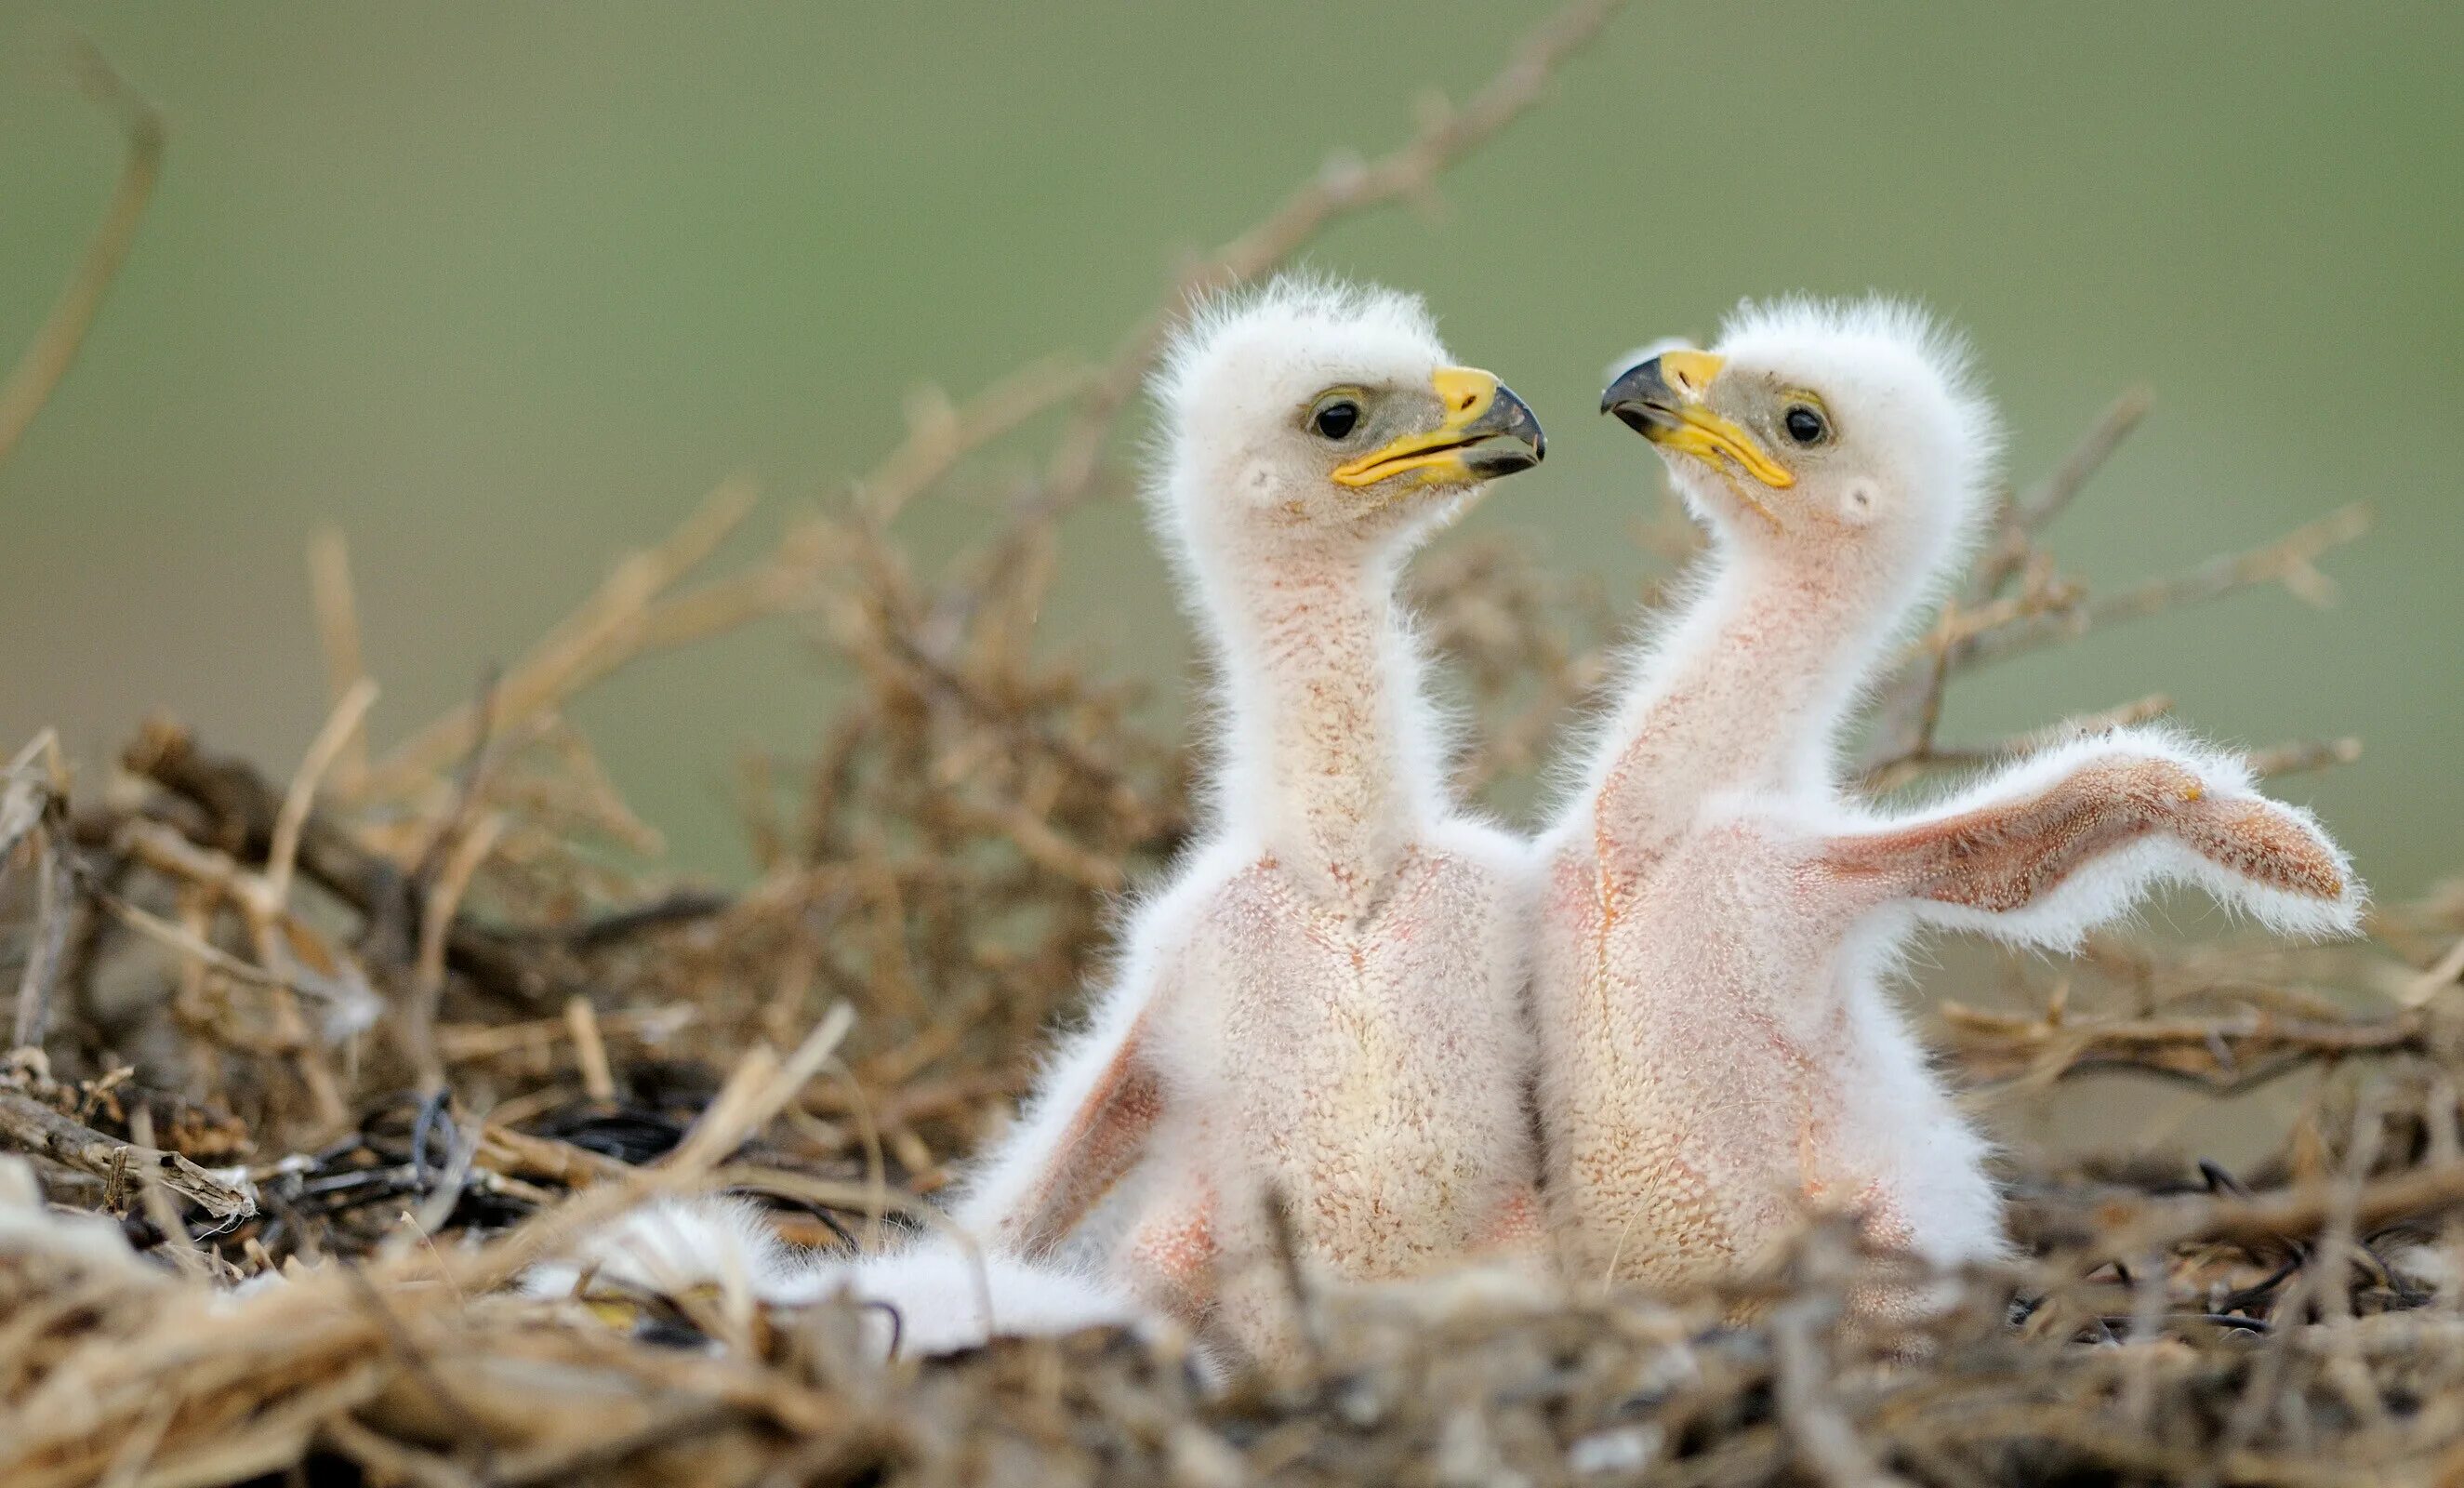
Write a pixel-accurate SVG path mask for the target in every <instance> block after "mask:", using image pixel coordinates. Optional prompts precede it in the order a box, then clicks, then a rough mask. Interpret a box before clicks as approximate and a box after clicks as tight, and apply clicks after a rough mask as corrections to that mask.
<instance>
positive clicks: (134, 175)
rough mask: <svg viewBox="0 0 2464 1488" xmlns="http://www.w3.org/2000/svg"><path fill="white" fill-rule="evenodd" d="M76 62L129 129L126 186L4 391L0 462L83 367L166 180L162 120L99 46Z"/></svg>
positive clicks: (87, 85) (88, 47)
mask: <svg viewBox="0 0 2464 1488" xmlns="http://www.w3.org/2000/svg"><path fill="white" fill-rule="evenodd" d="M71 60H72V62H73V64H74V66H75V67H76V69H77V80H78V82H79V84H80V85H81V86H82V87H83V89H84V91H85V93H86V95H87V96H88V97H89V98H92V99H93V100H95V101H96V102H98V103H99V104H101V105H102V106H104V107H105V108H108V109H110V110H111V111H112V112H113V113H115V114H117V115H118V116H119V117H120V124H121V129H122V130H123V131H125V132H126V134H127V136H128V159H127V162H126V163H125V164H124V165H122V166H121V170H120V183H119V185H117V186H116V187H114V188H113V189H112V192H111V203H110V205H109V206H108V207H106V208H105V209H104V210H103V214H102V223H101V225H100V226H99V227H98V228H96V229H95V233H94V237H93V239H92V240H91V241H89V242H88V243H87V244H86V250H85V256H84V257H83V258H82V259H80V260H79V261H78V263H77V272H76V273H74V274H72V275H71V276H69V281H68V284H67V286H66V287H65V288H63V289H62V290H61V291H60V298H59V299H58V300H56V301H55V302H54V303H53V305H52V313H51V315H50V316H49V317H48V318H47V319H46V320H45V321H44V322H43V324H42V328H41V329H40V330H37V331H36V332H35V333H34V339H33V343H32V344H29V345H28V346H27V347H26V350H25V352H24V354H22V355H21V356H19V357H18V359H17V365H16V366H15V367H14V368H12V369H11V371H10V373H9V380H8V381H7V382H6V383H0V462H6V461H7V460H8V458H9V456H10V455H11V454H12V453H13V452H14V451H15V450H16V448H17V441H18V440H19V439H21V438H23V437H25V433H26V430H27V427H28V426H29V425H31V424H33V421H34V415H35V414H37V413H40V412H41V411H43V405H44V404H46V403H48V402H50V401H51V397H52V392H53V390H54V389H56V388H58V387H59V385H60V379H61V378H63V377H65V376H67V375H68V370H69V365H70V364H71V363H73V362H75V361H76V360H77V348H78V347H79V346H82V345H83V344H85V337H86V332H87V331H88V330H90V329H91V328H92V327H93V325H94V318H95V314H96V312H98V311H99V310H100V309H101V308H102V300H103V295H104V294H105V293H106V292H107V291H108V290H109V289H110V288H111V281H112V280H113V279H114V278H118V277H119V274H120V266H121V264H122V263H123V262H125V261H126V260H127V258H128V250H129V248H130V246H131V245H133V244H134V243H135V242H136V241H137V224H138V220H139V219H140V218H141V217H143V216H144V214H145V204H146V202H147V201H149V200H150V199H152V197H153V195H154V184H155V182H156V181H157V180H158V179H160V178H161V176H162V173H163V143H164V130H163V115H162V113H161V112H160V111H159V110H157V109H156V108H155V107H154V105H153V104H152V103H151V102H150V101H148V100H146V99H145V98H144V97H143V95H141V94H139V93H138V92H137V90H136V89H134V88H132V87H130V86H129V85H128V83H127V81H126V79H124V78H121V76H120V74H119V73H118V72H116V71H114V70H113V68H112V66H111V63H110V61H109V60H108V59H107V58H105V57H104V56H103V55H102V53H101V52H100V51H99V49H97V48H96V47H95V46H94V44H93V43H92V42H88V41H83V40H80V41H78V42H77V43H76V46H75V52H74V56H73V57H72V59H71Z"/></svg>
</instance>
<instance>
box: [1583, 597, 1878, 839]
mask: <svg viewBox="0 0 2464 1488" xmlns="http://www.w3.org/2000/svg"><path fill="white" fill-rule="evenodd" d="M1716 561H1721V562H1722V563H1723V566H1722V567H1721V569H1720V571H1719V573H1718V575H1717V577H1716V578H1715V579H1714V580H1713V581H1712V583H1711V585H1710V587H1709V589H1707V590H1706V591H1705V593H1704V594H1703V596H1702V597H1701V598H1700V599H1699V600H1698V601H1697V602H1696V603H1695V604H1694V606H1693V607H1692V608H1691V609H1689V610H1688V611H1686V613H1685V615H1684V616H1683V619H1682V620H1681V621H1680V622H1679V623H1678V624H1677V626H1676V627H1675V629H1673V630H1672V631H1671V632H1670V633H1668V634H1667V635H1666V636H1665V638H1664V639H1663V640H1662V642H1661V645H1660V646H1659V648H1658V650H1657V652H1656V654H1655V655H1653V656H1652V658H1651V660H1650V661H1649V662H1648V663H1646V664H1645V666H1644V667H1643V669H1642V673H1641V677H1640V682H1639V686H1638V687H1637V688H1636V689H1635V690H1634V693H1633V695H1632V697H1631V699H1630V700H1629V701H1628V702H1627V703H1626V705H1625V708H1624V710H1623V713H1622V715H1621V717H1620V719H1619V721H1618V723H1617V727H1616V728H1615V729H1614V730H1612V732H1611V734H1610V744H1609V753H1608V755H1607V757H1606V760H1605V762H1604V766H1603V768H1602V770H1601V772H1600V775H1599V777H1598V779H1597V780H1596V782H1595V792H1594V797H1593V808H1594V813H1595V815H1594V825H1595V829H1596V830H1597V832H1598V833H1599V834H1600V838H1601V842H1602V845H1603V846H1612V845H1617V844H1623V845H1624V846H1626V847H1629V848H1632V849H1635V850H1639V851H1644V852H1649V851H1652V850H1654V849H1655V847H1656V845H1657V844H1658V843H1660V842H1661V841H1664V840H1665V838H1666V837H1667V836H1668V835H1669V834H1671V833H1676V832H1678V831H1681V830H1683V828H1684V826H1685V825H1686V823H1687V822H1688V821H1689V820H1690V819H1691V818H1692V816H1693V813H1694V811H1696V809H1697V808H1698V807H1699V806H1700V805H1701V803H1702V800H1703V798H1704V796H1705V794H1707V793H1710V792H1714V791H1720V790H1738V789H1757V788H1762V789H1777V788H1789V787H1792V786H1797V785H1801V784H1807V783H1810V782H1813V781H1816V780H1818V779H1820V778H1821V777H1822V775H1823V773H1824V772H1825V771H1826V770H1827V768H1828V766H1829V755H1830V746H1831V742H1832V738H1833V736H1834V734H1835V733H1836V732H1837V728H1838V726H1839V723H1840V722H1841V721H1842V719H1843V718H1844V717H1845V715H1846V713H1847V711H1848V709H1849V707H1850V705H1851V704H1852V703H1853V702H1854V701H1855V699H1856V696H1857V690H1858V688H1859V684H1860V683H1861V682H1862V680H1863V678H1864V676H1865V674H1866V673H1867V671H1869V670H1870V669H1871V667H1872V665H1873V663H1874V661H1875V659H1876V656H1877V654H1878V652H1879V650H1880V647H1881V643H1882V641H1883V640H1884V639H1885V638H1886V636H1887V634H1888V633H1889V628H1890V626H1891V625H1892V623H1893V622H1894V621H1895V620H1896V619H1897V614H1896V613H1895V612H1893V611H1892V608H1891V607H1889V606H1887V605H1878V604H1877V603H1876V602H1875V601H1874V599H1873V598H1872V597H1871V596H1870V594H1869V593H1868V592H1867V589H1866V587H1865V586H1863V585H1861V584H1859V582H1857V579H1856V578H1855V577H1854V576H1853V575H1850V574H1846V573H1842V572H1839V571H1837V570H1819V569H1810V568H1802V567H1797V566H1786V565H1783V564H1781V563H1779V562H1778V561H1776V560H1775V559H1773V558H1771V556H1769V555H1765V554H1753V553H1745V552H1736V551H1731V552H1729V553H1727V554H1725V555H1722V557H1721V559H1719V560H1716Z"/></svg>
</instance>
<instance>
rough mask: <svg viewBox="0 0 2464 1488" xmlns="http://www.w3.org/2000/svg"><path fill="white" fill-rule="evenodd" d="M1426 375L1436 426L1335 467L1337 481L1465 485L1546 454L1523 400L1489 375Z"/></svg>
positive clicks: (1452, 370)
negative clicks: (1404, 478)
mask: <svg viewBox="0 0 2464 1488" xmlns="http://www.w3.org/2000/svg"><path fill="white" fill-rule="evenodd" d="M1429 382H1430V385H1431V386H1432V387H1434V388H1435V389H1437V393H1438V406H1439V407H1440V408H1441V409H1443V410H1445V417H1444V419H1443V420H1442V421H1441V423H1440V424H1439V425H1438V427H1437V428H1436V429H1435V430H1434V431H1432V432H1430V433H1424V434H1405V435H1404V436H1403V437H1402V438H1400V439H1397V440H1396V441H1395V442H1393V443H1392V444H1389V445H1387V446H1386V447H1385V448H1384V449H1381V450H1374V451H1372V452H1370V453H1369V454H1367V455H1362V456H1360V458H1358V459H1356V460H1350V461H1347V462H1345V463H1344V464H1342V465H1339V466H1337V467H1335V471H1334V478H1335V480H1336V482H1337V483H1338V484H1342V485H1347V486H1374V485H1375V484H1377V483H1378V482H1379V481H1381V480H1391V479H1393V478H1394V477H1397V476H1400V475H1405V474H1409V475H1410V476H1411V477H1413V479H1414V480H1415V481H1416V482H1417V483H1419V484H1420V485H1428V486H1461V485H1472V484H1476V483H1477V482H1480V481H1483V480H1491V479H1494V478H1496V477H1499V476H1510V475H1513V474H1514V473H1515V472H1516V471H1518V470H1529V469H1530V468H1531V467H1532V466H1534V465H1537V464H1539V463H1540V457H1541V456H1542V455H1545V454H1547V453H1548V440H1547V439H1546V437H1544V436H1543V435H1542V434H1541V433H1540V420H1538V419H1536V418H1534V417H1532V416H1531V409H1530V406H1529V404H1527V403H1525V402H1524V401H1523V400H1522V399H1521V398H1518V397H1516V396H1515V395H1514V389H1511V388H1508V387H1507V386H1506V385H1505V384H1504V383H1502V382H1499V381H1498V380H1497V378H1496V376H1495V375H1494V374H1492V373H1488V372H1484V371H1481V370H1480V369H1478V368H1477V367H1469V366H1441V367H1440V368H1438V370H1437V372H1436V373H1435V374H1434V375H1432V376H1431V377H1430V379H1429Z"/></svg>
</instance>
